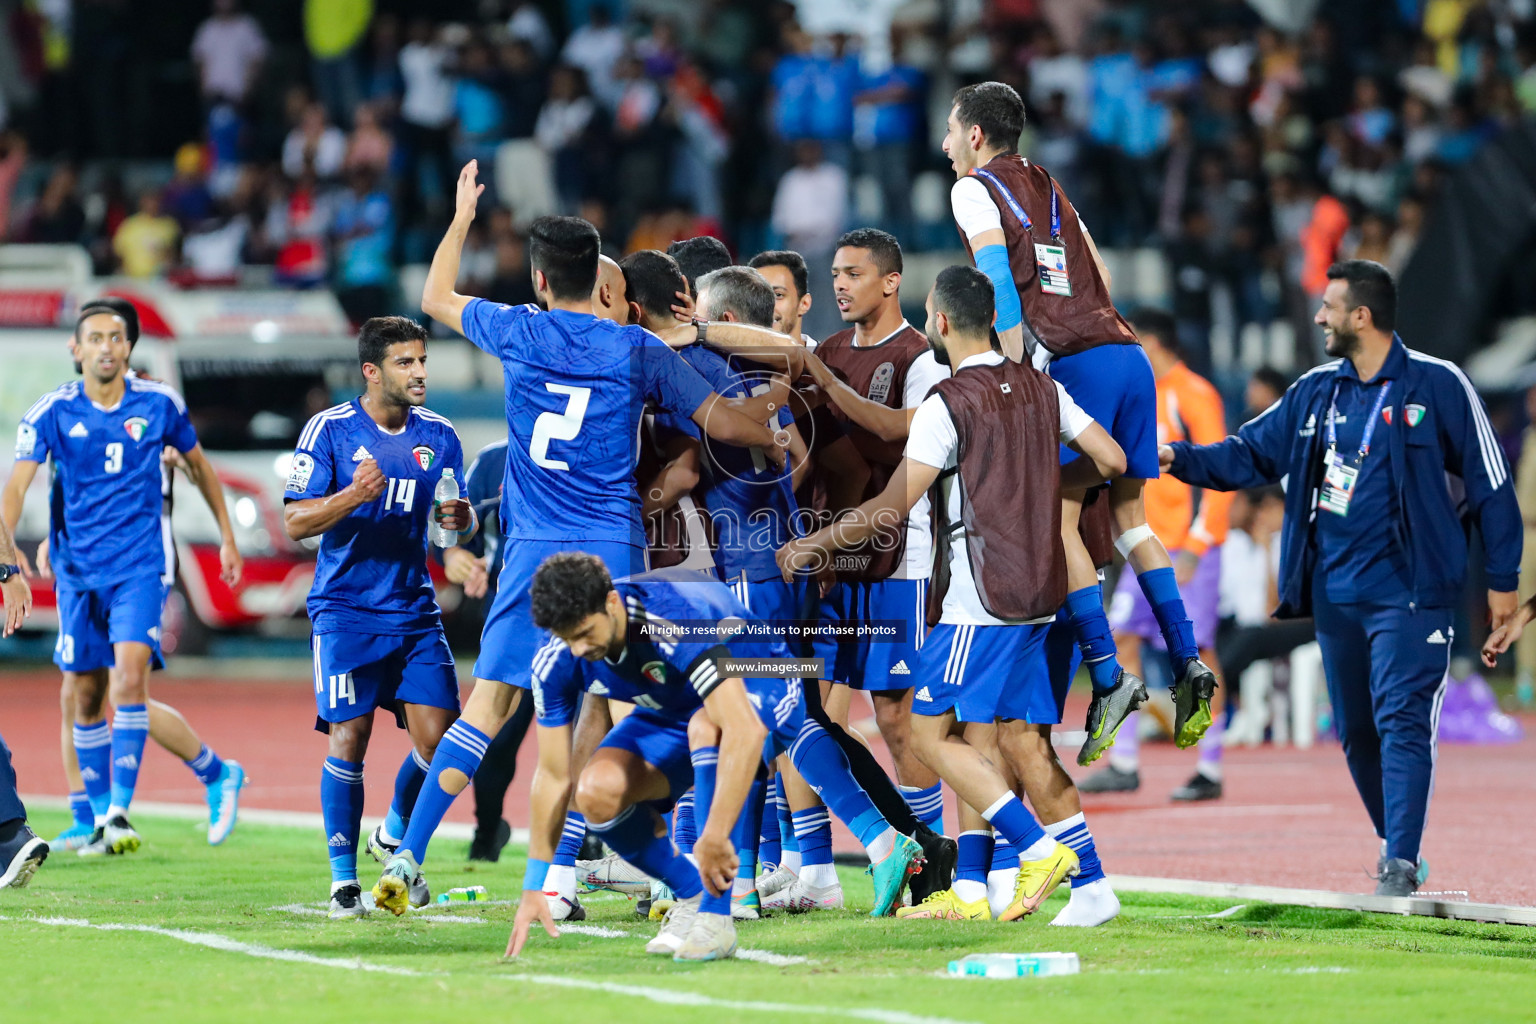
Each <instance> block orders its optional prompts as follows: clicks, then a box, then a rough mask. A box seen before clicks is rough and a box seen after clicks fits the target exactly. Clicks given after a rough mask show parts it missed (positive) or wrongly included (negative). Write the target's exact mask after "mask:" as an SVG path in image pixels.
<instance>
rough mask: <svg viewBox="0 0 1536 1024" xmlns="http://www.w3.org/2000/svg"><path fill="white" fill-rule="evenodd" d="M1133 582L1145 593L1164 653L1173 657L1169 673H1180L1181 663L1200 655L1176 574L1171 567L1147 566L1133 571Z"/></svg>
mask: <svg viewBox="0 0 1536 1024" xmlns="http://www.w3.org/2000/svg"><path fill="white" fill-rule="evenodd" d="M1136 582H1137V583H1139V584H1141V592H1142V593H1143V594H1145V595H1147V603H1148V604H1150V605H1151V606H1152V614H1153V615H1156V616H1157V625H1158V628H1160V629H1161V630H1162V631H1163V642H1164V643H1165V644H1167V645H1168V657H1169V658H1170V659H1172V661H1173V669H1174V672H1173V674H1174V675H1175V676H1182V675H1183V674H1184V666H1185V665H1188V664H1189V663H1190V662H1192V661H1194V660H1195V659H1196V658H1198V657H1200V648H1199V646H1198V645H1196V643H1195V624H1194V623H1193V622H1190V621H1189V613H1188V612H1186V611H1185V610H1184V599H1183V598H1182V597H1180V596H1179V581H1178V578H1177V577H1176V576H1174V574H1173V570H1172V569H1171V568H1168V569H1148V570H1147V571H1146V572H1143V573H1138V574H1137V576H1136Z"/></svg>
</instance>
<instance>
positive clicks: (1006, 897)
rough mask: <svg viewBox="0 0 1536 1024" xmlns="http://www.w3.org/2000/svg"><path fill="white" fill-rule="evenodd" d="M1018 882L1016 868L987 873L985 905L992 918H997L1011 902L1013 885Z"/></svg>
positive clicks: (1017, 870)
mask: <svg viewBox="0 0 1536 1024" xmlns="http://www.w3.org/2000/svg"><path fill="white" fill-rule="evenodd" d="M1018 880H1019V869H1018V868H999V869H998V870H996V871H988V872H987V903H988V905H990V906H991V907H992V916H993V917H997V916H999V915H1000V914H1002V912H1003V911H1005V910H1007V909H1008V904H1010V903H1012V902H1013V887H1014V883H1016V882H1017V881H1018Z"/></svg>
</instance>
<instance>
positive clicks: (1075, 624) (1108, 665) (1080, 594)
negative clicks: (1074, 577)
mask: <svg viewBox="0 0 1536 1024" xmlns="http://www.w3.org/2000/svg"><path fill="white" fill-rule="evenodd" d="M1067 614H1068V615H1070V616H1071V617H1072V631H1073V632H1074V633H1075V634H1076V635H1077V646H1078V647H1080V648H1081V649H1082V652H1083V664H1085V665H1087V666H1088V678H1090V679H1091V680H1093V692H1094V693H1103V692H1105V691H1106V690H1113V689H1114V688H1115V680H1116V679H1118V678H1119V677H1120V663H1119V661H1117V660H1116V659H1115V638H1114V635H1113V634H1112V633H1110V631H1109V619H1108V618H1106V617H1105V615H1104V595H1103V593H1102V592H1101V591H1100V590H1099V586H1098V584H1097V583H1095V584H1094V585H1093V586H1091V587H1084V588H1083V589H1082V590H1074V591H1072V593H1070V594H1068V595H1067Z"/></svg>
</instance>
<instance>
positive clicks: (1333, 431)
mask: <svg viewBox="0 0 1536 1024" xmlns="http://www.w3.org/2000/svg"><path fill="white" fill-rule="evenodd" d="M1390 390H1392V382H1391V381H1388V382H1386V383H1385V384H1383V385H1381V387H1379V388H1377V389H1376V404H1375V405H1373V406H1372V407H1371V415H1370V416H1369V417H1368V418H1367V419H1366V421H1365V432H1364V433H1363V434H1361V436H1360V451H1359V452H1358V454H1357V455H1356V457H1355V458H1354V460H1353V462H1351V460H1349V459H1347V458H1346V457H1345V456H1344V454H1343V453H1342V452H1340V451H1339V432H1338V429H1337V424H1336V423H1335V422H1334V421H1335V420H1336V419H1337V417H1338V401H1339V385H1337V384H1335V385H1334V386H1333V398H1332V399H1331V400H1330V401H1329V403H1328V453H1327V455H1326V456H1324V460H1323V487H1322V490H1321V492H1320V493H1319V494H1318V497H1317V507H1318V508H1320V509H1322V510H1323V511H1324V512H1332V513H1333V514H1334V515H1337V516H1347V515H1349V503H1350V502H1351V501H1352V500H1354V497H1355V485H1356V484H1357V483H1358V482H1359V480H1360V470H1361V467H1363V466H1364V465H1365V457H1366V456H1367V455H1369V454H1370V453H1371V435H1372V434H1374V433H1375V432H1376V417H1378V416H1380V415H1381V408H1382V406H1383V405H1385V404H1386V401H1387V392H1388V391H1390Z"/></svg>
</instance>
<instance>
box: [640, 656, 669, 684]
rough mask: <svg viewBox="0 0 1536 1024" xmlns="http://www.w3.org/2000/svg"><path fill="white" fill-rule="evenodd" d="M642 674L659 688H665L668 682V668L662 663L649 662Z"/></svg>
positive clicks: (641, 671)
mask: <svg viewBox="0 0 1536 1024" xmlns="http://www.w3.org/2000/svg"><path fill="white" fill-rule="evenodd" d="M640 674H641V675H643V676H645V678H647V679H649V680H650V681H651V682H653V683H656V684H657V685H658V686H665V685H666V682H667V666H666V664H665V663H663V662H660V661H648V662H646V663H645V667H644V668H642V669H641V670H640Z"/></svg>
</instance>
